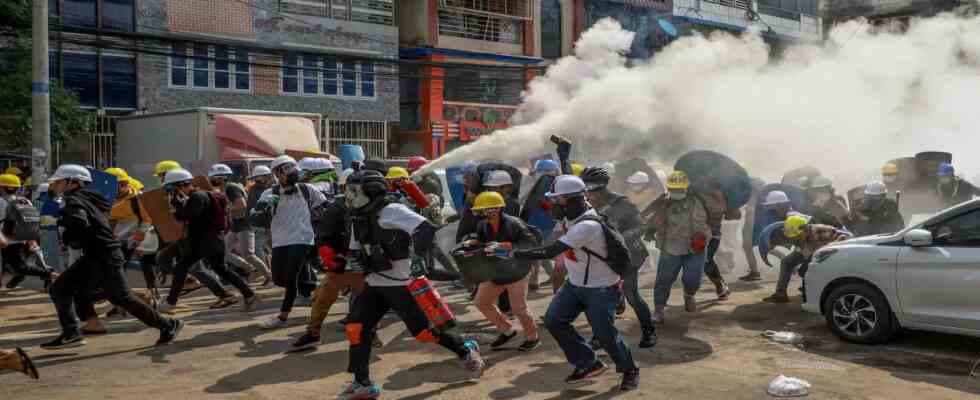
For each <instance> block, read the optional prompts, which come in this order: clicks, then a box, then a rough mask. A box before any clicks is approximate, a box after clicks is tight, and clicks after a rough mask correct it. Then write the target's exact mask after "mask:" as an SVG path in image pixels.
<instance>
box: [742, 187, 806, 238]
mask: <svg viewBox="0 0 980 400" xmlns="http://www.w3.org/2000/svg"><path fill="white" fill-rule="evenodd" d="M777 190H778V191H781V192H783V193H786V196H787V197H789V203H790V205H791V206H792V207H793V209H794V210H797V211H799V210H802V209H803V207H804V206H805V205H806V193H805V192H803V189H801V188H800V187H799V186H796V185H787V184H784V183H770V184H768V185H766V186H763V187H762V189H759V197H758V198H759V201H758V202H756V205H755V221H753V223H752V244H753V245H759V235H760V234H762V230H763V229H765V228H766V227H768V226H769V225H772V224H773V223H776V222H782V221H777V220H776V219H774V218H773V217H771V216H770V215H769V213H768V212H766V206H765V205H763V203H764V202H765V201H766V196H768V195H769V192H773V191H777Z"/></svg>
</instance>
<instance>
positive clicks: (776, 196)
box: [762, 190, 789, 206]
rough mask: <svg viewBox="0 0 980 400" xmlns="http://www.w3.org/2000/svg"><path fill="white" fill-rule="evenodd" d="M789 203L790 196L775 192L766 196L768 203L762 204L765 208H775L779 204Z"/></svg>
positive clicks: (778, 191)
mask: <svg viewBox="0 0 980 400" xmlns="http://www.w3.org/2000/svg"><path fill="white" fill-rule="evenodd" d="M786 203H789V196H787V195H786V193H785V192H782V191H780V190H773V191H771V192H769V194H767V195H766V201H764V202H763V203H762V205H764V206H774V205H777V204H786Z"/></svg>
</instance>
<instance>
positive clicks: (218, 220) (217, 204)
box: [207, 190, 228, 233]
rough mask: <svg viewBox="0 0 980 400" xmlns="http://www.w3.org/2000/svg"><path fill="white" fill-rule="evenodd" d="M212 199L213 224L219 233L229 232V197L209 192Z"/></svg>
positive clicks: (212, 191)
mask: <svg viewBox="0 0 980 400" xmlns="http://www.w3.org/2000/svg"><path fill="white" fill-rule="evenodd" d="M207 194H208V196H209V197H210V198H211V224H212V226H214V229H215V230H217V231H218V232H219V233H221V232H228V197H226V196H225V194H224V193H221V192H217V191H214V190H209V191H208V192H207Z"/></svg>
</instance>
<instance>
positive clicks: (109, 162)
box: [89, 115, 116, 169]
mask: <svg viewBox="0 0 980 400" xmlns="http://www.w3.org/2000/svg"><path fill="white" fill-rule="evenodd" d="M94 119H95V121H94V123H93V124H92V133H91V135H90V136H89V165H92V166H93V167H95V168H98V169H105V168H109V167H111V166H113V165H116V117H115V116H108V115H95V116H94Z"/></svg>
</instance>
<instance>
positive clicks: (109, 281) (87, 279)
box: [41, 164, 184, 349]
mask: <svg viewBox="0 0 980 400" xmlns="http://www.w3.org/2000/svg"><path fill="white" fill-rule="evenodd" d="M91 182H92V175H91V173H89V171H88V169H86V168H85V167H82V166H80V165H74V164H65V165H62V166H60V167H58V169H57V170H56V171H55V172H54V174H52V175H51V177H50V178H48V183H49V187H48V190H49V191H52V192H54V193H56V194H61V195H64V207H63V208H62V209H61V211H60V212H59V214H58V226H59V227H60V228H61V229H63V231H62V241H63V242H64V243H65V244H66V245H67V246H69V247H71V248H73V249H77V250H81V252H82V256H81V257H79V258H78V259H77V260H76V261H75V262H74V263H72V264H71V266H69V267H68V268H67V269H66V270H65V272H64V273H62V274H61V275H59V276H58V277H57V278H56V279H55V280H54V282H53V283H52V284H51V287H50V294H51V300H52V301H54V305H55V309H56V310H57V312H58V322H59V323H60V324H61V330H62V332H61V335H59V336H58V337H57V338H55V339H54V340H52V341H49V342H46V343H44V344H42V345H41V348H43V349H61V348H68V347H79V346H83V345H85V344H86V343H85V339H83V338H82V336H81V334H80V332H79V326H78V325H79V322H78V317H77V315H76V313H75V306H76V303H77V304H82V305H84V304H92V302H91V300H90V299H87V296H88V295H89V293H91V291H92V290H93V289H95V287H101V288H102V289H103V290H104V292H105V294H106V295H107V296H108V299H109V303H111V304H112V305H114V306H116V307H119V308H121V309H123V310H125V311H126V312H128V313H129V314H130V315H132V316H134V317H136V318H137V319H139V320H140V321H141V322H143V323H144V324H146V325H147V326H150V327H153V328H156V329H159V330H160V338H159V339H158V340H157V345H164V344H168V343H170V342H172V341H173V340H174V338H176V337H177V335H178V334H179V333H180V331H181V329H183V327H184V323H183V322H182V321H181V320H179V319H173V318H168V317H164V316H162V315H160V314H159V313H158V312H157V311H156V310H154V309H153V308H151V307H150V306H148V305H146V304H145V303H143V302H141V301H139V300H138V299H137V298H136V296H134V295H133V293H132V291H131V290H130V288H129V285H128V284H127V283H126V276H125V272H124V271H123V263H124V262H125V261H126V260H125V258H124V257H123V253H122V245H121V244H120V242H119V240H117V239H116V238H115V235H113V233H112V229H111V228H110V227H109V217H108V213H109V210H110V208H111V205H110V204H109V202H108V201H107V200H106V198H105V197H104V196H103V195H102V194H100V193H98V192H96V191H94V190H90V189H88V188H87V187H86V186H87V185H88V184H90V183H91Z"/></svg>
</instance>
